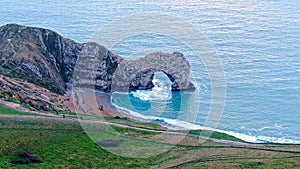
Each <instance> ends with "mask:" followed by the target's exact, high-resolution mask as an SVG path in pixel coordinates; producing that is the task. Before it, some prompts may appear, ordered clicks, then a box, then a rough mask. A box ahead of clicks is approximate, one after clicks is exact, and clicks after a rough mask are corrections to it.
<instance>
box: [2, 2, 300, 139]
mask: <svg viewBox="0 0 300 169" xmlns="http://www.w3.org/2000/svg"><path fill="white" fill-rule="evenodd" d="M0 6H1V11H0V25H4V24H7V23H18V24H24V25H29V26H38V27H44V28H49V29H52V30H55V31H56V32H58V33H60V34H62V35H63V36H65V37H68V38H71V39H74V40H76V41H78V42H88V41H89V40H90V39H91V37H92V36H93V35H94V34H95V33H96V31H97V30H99V29H100V28H102V27H103V26H104V25H106V24H109V23H110V22H112V21H116V20H118V19H120V18H122V17H124V16H128V15H133V14H136V13H142V12H148V13H151V12H152V13H159V12H164V13H167V14H169V15H173V16H177V17H180V18H182V19H185V20H186V21H188V22H190V23H192V24H193V25H194V26H196V27H197V28H198V29H199V30H201V31H202V33H203V34H204V35H205V36H206V37H207V38H208V40H209V41H210V42H211V44H212V45H213V46H214V48H215V50H216V53H217V56H218V57H220V59H221V61H222V63H223V66H224V71H225V75H226V83H227V95H226V105H225V110H224V112H223V116H222V119H221V121H220V123H219V125H218V127H217V129H219V130H222V131H226V132H231V134H233V135H236V136H238V137H240V138H243V139H245V140H248V141H253V142H255V141H256V142H265V141H272V142H291V143H293V142H294V143H299V141H300V126H299V122H300V104H299V103H300V1H298V0H277V1H270V0H260V1H256V0H229V1H224V0H214V1H201V0H185V1H183V0H182V1H179V0H157V1H152V0H144V1H139V0H126V1H120V2H115V1H111V0H102V1H96V0H91V1H86V2H83V1H80V0H73V1H61V0H53V1H42V0H35V1H26V2H24V1H18V0H1V1H0ZM183 31H184V30H183ZM139 50H149V51H153V52H155V51H164V52H173V51H179V52H183V53H184V54H185V56H186V57H187V59H188V60H189V61H190V63H191V66H192V72H193V77H192V79H193V81H194V82H195V83H197V86H198V88H199V91H200V96H201V97H200V100H199V101H198V100H196V101H197V102H198V104H199V105H200V109H199V110H194V111H197V114H198V116H197V119H196V124H197V125H200V126H203V125H204V122H205V119H206V117H207V115H208V113H209V106H210V99H211V97H210V94H211V93H210V82H209V77H208V75H207V72H206V70H205V67H204V66H203V65H201V64H199V61H198V60H197V59H198V58H197V56H194V55H193V53H192V52H191V50H190V49H188V48H187V47H186V46H184V45H183V44H180V42H178V41H176V40H174V39H173V40H172V39H171V40H170V37H165V36H162V35H150V34H143V35H139V36H135V37H130V38H128V39H125V40H124V41H122V42H120V43H119V44H118V45H116V46H115V47H114V48H113V49H112V51H113V52H114V53H117V54H119V55H121V56H123V57H124V58H131V57H132V56H134V55H138V51H139ZM156 79H157V81H158V83H160V84H161V85H160V86H159V87H157V90H159V91H160V92H158V93H155V92H156V91H138V92H136V93H131V94H129V95H128V94H125V93H115V94H113V99H112V100H113V102H114V103H115V104H116V105H117V106H120V107H123V108H125V109H129V110H131V111H135V112H138V113H140V114H143V115H147V116H158V117H164V118H169V119H176V118H177V117H178V112H179V110H180V109H182V107H185V106H186V107H188V104H189V101H193V102H194V101H195V100H193V93H192V92H185V93H181V94H179V93H170V92H168V90H165V89H167V88H166V87H162V86H163V85H166V84H167V82H168V79H167V78H165V77H164V75H162V74H158V75H157V76H156ZM161 91H164V92H161ZM159 94H161V95H159ZM180 104H181V106H178V105H180ZM128 105H131V106H128ZM132 105H133V106H132ZM160 105H162V106H160ZM187 110H188V109H187ZM183 112H184V113H186V114H184V115H183V116H188V115H187V114H188V112H185V111H183ZM166 120H167V119H166ZM167 121H168V120H167ZM170 122H171V120H170Z"/></svg>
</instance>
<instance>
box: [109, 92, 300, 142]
mask: <svg viewBox="0 0 300 169" xmlns="http://www.w3.org/2000/svg"><path fill="white" fill-rule="evenodd" d="M108 95H109V96H110V102H109V103H108V104H111V106H113V107H115V108H116V109H118V110H119V112H120V113H121V114H123V115H125V116H127V117H129V118H131V119H134V120H139V121H144V122H152V123H156V124H159V125H161V126H162V127H166V128H167V129H169V130H205V131H212V132H219V133H223V134H227V135H230V136H233V137H236V138H238V139H241V140H243V141H245V142H248V143H252V144H284V145H288V144H292V145H299V144H300V141H297V140H291V139H285V138H277V137H270V136H251V135H247V134H242V133H237V132H233V131H225V130H220V129H213V128H208V127H203V126H200V125H195V124H192V123H189V122H184V121H178V120H176V119H167V118H163V117H152V116H149V117H146V116H144V115H142V114H139V113H137V112H133V111H130V110H127V109H125V108H122V107H119V106H117V105H115V104H114V103H113V102H112V100H111V99H112V98H111V94H108ZM184 126H192V128H187V127H184Z"/></svg>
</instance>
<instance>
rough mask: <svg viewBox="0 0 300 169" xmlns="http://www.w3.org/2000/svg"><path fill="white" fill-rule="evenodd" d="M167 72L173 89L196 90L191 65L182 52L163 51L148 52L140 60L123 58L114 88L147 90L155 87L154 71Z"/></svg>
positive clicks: (114, 78)
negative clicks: (169, 52)
mask: <svg viewBox="0 0 300 169" xmlns="http://www.w3.org/2000/svg"><path fill="white" fill-rule="evenodd" d="M158 71H161V72H163V73H165V74H166V75H167V76H168V77H169V79H170V81H171V82H172V90H173V91H183V90H194V89H195V87H194V85H193V84H192V83H191V82H190V80H189V74H190V65H189V62H188V61H187V60H186V59H185V57H184V56H183V54H182V53H178V52H175V53H173V54H167V53H162V52H157V53H151V54H148V55H147V56H146V57H144V58H140V59H138V60H131V61H127V60H123V61H121V62H120V64H119V66H118V68H117V70H116V71H115V73H114V74H113V81H112V90H116V91H126V90H145V89H151V88H152V87H153V83H152V80H153V77H154V73H155V72H158Z"/></svg>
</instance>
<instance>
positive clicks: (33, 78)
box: [0, 24, 119, 94]
mask: <svg viewBox="0 0 300 169" xmlns="http://www.w3.org/2000/svg"><path fill="white" fill-rule="evenodd" d="M87 49H88V50H87ZM78 56H81V57H83V58H84V57H85V56H87V57H92V58H93V59H98V60H100V61H102V62H101V64H100V65H98V66H99V69H98V70H97V71H98V73H97V74H98V75H99V76H97V77H96V79H97V80H98V82H97V84H98V85H96V87H97V88H98V89H101V90H104V91H109V90H110V83H109V82H108V83H107V84H106V83H104V81H111V80H110V78H111V77H112V73H113V72H114V70H115V68H116V66H117V63H116V60H117V59H115V58H117V57H118V56H117V55H113V54H112V53H111V52H110V51H108V50H107V49H105V48H104V47H103V46H100V45H98V44H96V43H86V44H80V43H76V42H74V41H72V40H70V39H66V38H64V37H62V36H61V35H59V34H57V33H55V32H53V31H51V30H48V29H42V28H34V27H27V26H21V25H17V24H8V25H4V26H2V27H0V74H3V75H5V76H8V77H14V78H19V79H23V80H26V81H28V82H30V83H33V84H36V85H39V86H42V87H45V88H47V89H49V90H50V91H52V92H55V93H59V94H63V93H65V92H66V91H67V89H68V87H70V84H71V83H72V77H73V72H74V67H75V64H76V61H77V59H78ZM99 57H100V58H99ZM118 58H119V57H118ZM100 61H99V62H100ZM99 62H97V63H99ZM111 66H112V67H111ZM83 71H84V70H83ZM87 73H88V74H90V72H87ZM102 84H103V86H101V85H102ZM99 85H100V86H99Z"/></svg>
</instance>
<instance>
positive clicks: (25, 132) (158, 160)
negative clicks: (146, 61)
mask: <svg viewBox="0 0 300 169" xmlns="http://www.w3.org/2000/svg"><path fill="white" fill-rule="evenodd" d="M92 127H93V126H91V130H89V131H86V132H85V131H83V129H82V126H81V125H80V124H79V123H75V122H67V121H63V122H59V121H55V120H49V119H47V118H45V119H40V120H28V119H27V120H24V119H11V118H1V119H0V133H1V137H0V143H1V145H0V168H17V169H18V168H22V169H23V168H24V169H27V168H28V169H29V168H150V167H152V166H156V167H158V168H159V167H161V166H172V165H177V163H178V164H180V163H183V164H184V165H179V166H178V167H177V168H185V167H190V168H193V167H194V168H198V167H204V168H222V166H224V165H226V166H228V167H227V168H276V167H277V168H278V166H282V167H281V168H285V167H287V168H297V167H298V166H299V159H300V153H299V154H298V156H297V154H287V153H285V154H283V153H281V154H280V153H276V152H272V153H275V154H267V152H263V151H259V150H248V149H242V148H226V147H223V146H221V147H219V148H218V147H216V146H212V147H207V146H204V147H201V146H197V147H193V146H169V145H167V144H160V143H156V142H149V141H144V140H139V139H134V138H131V137H132V136H134V135H136V136H139V135H145V134H154V133H148V132H145V131H138V130H134V129H126V128H119V127H112V128H113V130H114V132H119V133H121V136H117V135H116V134H115V133H113V132H110V131H109V130H107V129H106V128H105V127H107V126H106V125H101V124H100V125H99V124H97V125H96V126H95V127H97V128H98V130H96V128H94V129H93V128H92ZM99 129H100V130H99ZM128 132H130V133H132V134H131V135H130V137H123V134H124V133H128ZM198 132H199V131H198ZM87 133H88V135H87ZM222 137H224V136H222ZM104 139H123V140H124V143H122V144H121V145H120V146H119V147H118V148H115V147H112V148H102V147H99V146H97V145H96V144H95V141H96V140H104ZM136 148H139V149H136ZM274 148H276V147H275V146H274ZM290 148H291V147H290ZM15 150H30V152H31V153H32V154H33V155H34V156H37V157H40V158H42V159H43V161H44V162H43V163H38V164H30V165H14V164H11V163H10V160H11V158H12V157H13V154H12V152H13V151H15ZM132 150H136V151H135V153H137V155H140V156H142V155H145V154H151V153H153V154H155V153H156V152H161V153H159V154H157V155H155V156H151V157H149V158H129V157H126V156H127V155H134V154H132ZM216 152H218V153H217V155H215V154H216ZM116 154H118V155H116ZM119 155H123V156H119ZM232 155H234V156H232ZM138 157H139V156H138ZM189 157H190V158H189ZM193 159H194V160H193ZM273 159H274V160H273ZM189 160H192V161H191V162H186V161H189Z"/></svg>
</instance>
